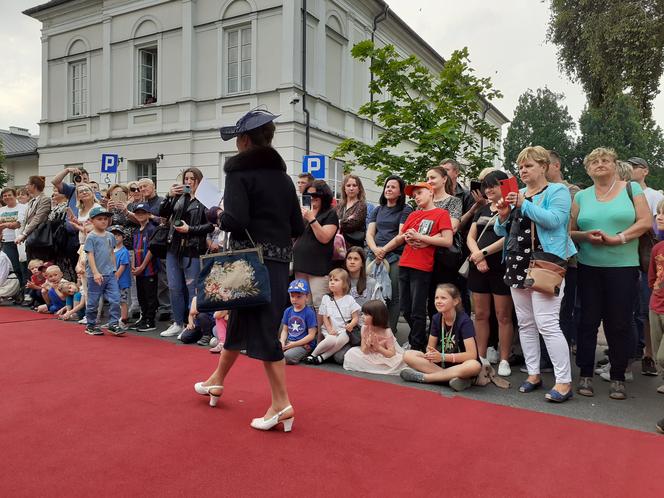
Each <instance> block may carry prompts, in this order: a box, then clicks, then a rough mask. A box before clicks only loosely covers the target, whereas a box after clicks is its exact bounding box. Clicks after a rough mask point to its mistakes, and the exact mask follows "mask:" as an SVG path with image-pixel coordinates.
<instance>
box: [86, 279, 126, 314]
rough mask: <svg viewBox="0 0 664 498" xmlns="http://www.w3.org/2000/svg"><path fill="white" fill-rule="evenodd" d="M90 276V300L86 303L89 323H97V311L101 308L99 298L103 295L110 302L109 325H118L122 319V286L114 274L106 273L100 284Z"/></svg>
mask: <svg viewBox="0 0 664 498" xmlns="http://www.w3.org/2000/svg"><path fill="white" fill-rule="evenodd" d="M87 278H88V300H87V302H86V303H85V316H86V317H87V320H88V325H95V324H96V323H97V311H98V308H99V299H100V298H101V297H102V296H103V297H104V299H105V300H106V302H107V303H108V309H109V314H110V315H111V318H110V320H109V321H108V324H109V325H117V324H118V321H119V320H120V287H119V286H118V280H117V279H116V278H115V275H114V274H111V275H104V281H103V282H102V283H101V285H99V284H98V283H97V282H95V279H94V278H92V277H87Z"/></svg>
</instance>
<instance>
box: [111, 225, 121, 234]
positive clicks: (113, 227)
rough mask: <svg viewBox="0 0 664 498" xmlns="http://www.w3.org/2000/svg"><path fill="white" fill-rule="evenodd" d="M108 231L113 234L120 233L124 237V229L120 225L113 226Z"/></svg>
mask: <svg viewBox="0 0 664 498" xmlns="http://www.w3.org/2000/svg"><path fill="white" fill-rule="evenodd" d="M108 231H109V232H111V233H116V232H118V233H120V234H122V235H123V236H124V228H122V226H120V225H113V226H112V227H110V228H109V229H108Z"/></svg>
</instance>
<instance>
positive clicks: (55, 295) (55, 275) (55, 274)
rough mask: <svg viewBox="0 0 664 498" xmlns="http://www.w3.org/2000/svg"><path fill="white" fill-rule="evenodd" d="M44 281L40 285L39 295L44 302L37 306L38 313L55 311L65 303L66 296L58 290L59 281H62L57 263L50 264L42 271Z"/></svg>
mask: <svg viewBox="0 0 664 498" xmlns="http://www.w3.org/2000/svg"><path fill="white" fill-rule="evenodd" d="M42 268H43V267H42ZM44 277H46V282H44V284H43V285H42V286H41V297H42V300H43V301H44V304H40V305H39V306H38V307H37V312H38V313H51V314H53V313H57V312H58V311H60V310H61V309H62V308H63V307H65V305H66V304H67V303H66V302H65V301H66V298H67V296H65V295H64V293H63V292H62V291H60V282H63V281H64V280H63V279H62V271H61V270H60V267H59V266H57V265H50V266H48V267H47V268H46V270H45V271H44Z"/></svg>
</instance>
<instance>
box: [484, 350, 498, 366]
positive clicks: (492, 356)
mask: <svg viewBox="0 0 664 498" xmlns="http://www.w3.org/2000/svg"><path fill="white" fill-rule="evenodd" d="M486 359H487V360H489V363H493V364H494V365H495V364H496V363H498V362H499V361H500V355H499V354H498V351H496V348H494V347H493V346H489V347H488V348H487V350H486Z"/></svg>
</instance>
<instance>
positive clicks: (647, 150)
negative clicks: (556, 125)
mask: <svg viewBox="0 0 664 498" xmlns="http://www.w3.org/2000/svg"><path fill="white" fill-rule="evenodd" d="M579 130H580V133H581V135H580V137H579V141H578V144H577V153H576V161H575V162H576V164H577V165H578V167H577V168H575V169H574V171H575V172H576V175H575V177H574V178H573V179H574V180H576V181H580V180H581V179H583V178H584V177H585V180H584V181H586V182H587V180H588V177H587V176H586V175H585V171H584V170H583V167H582V162H583V158H584V157H585V156H586V155H587V154H588V153H589V152H590V151H591V150H593V149H594V148H596V147H611V148H613V149H615V151H616V152H617V153H618V157H620V158H621V159H628V158H629V157H632V156H638V157H642V158H643V159H645V160H646V161H647V162H648V165H649V166H650V174H649V176H648V179H647V182H648V184H649V185H650V186H651V187H653V188H657V189H661V188H664V134H663V133H662V129H661V128H660V127H659V126H657V125H656V124H655V123H654V122H653V120H652V119H650V118H643V117H642V116H641V113H640V110H639V108H638V105H637V103H636V102H635V101H634V98H633V97H632V96H630V95H621V96H619V97H617V98H614V99H612V100H610V101H606V102H605V103H604V105H603V106H602V107H599V108H597V107H590V106H588V107H587V108H586V109H585V110H584V111H583V113H582V114H581V117H580V119H579ZM582 171H583V173H582V174H581V172H582Z"/></svg>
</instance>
